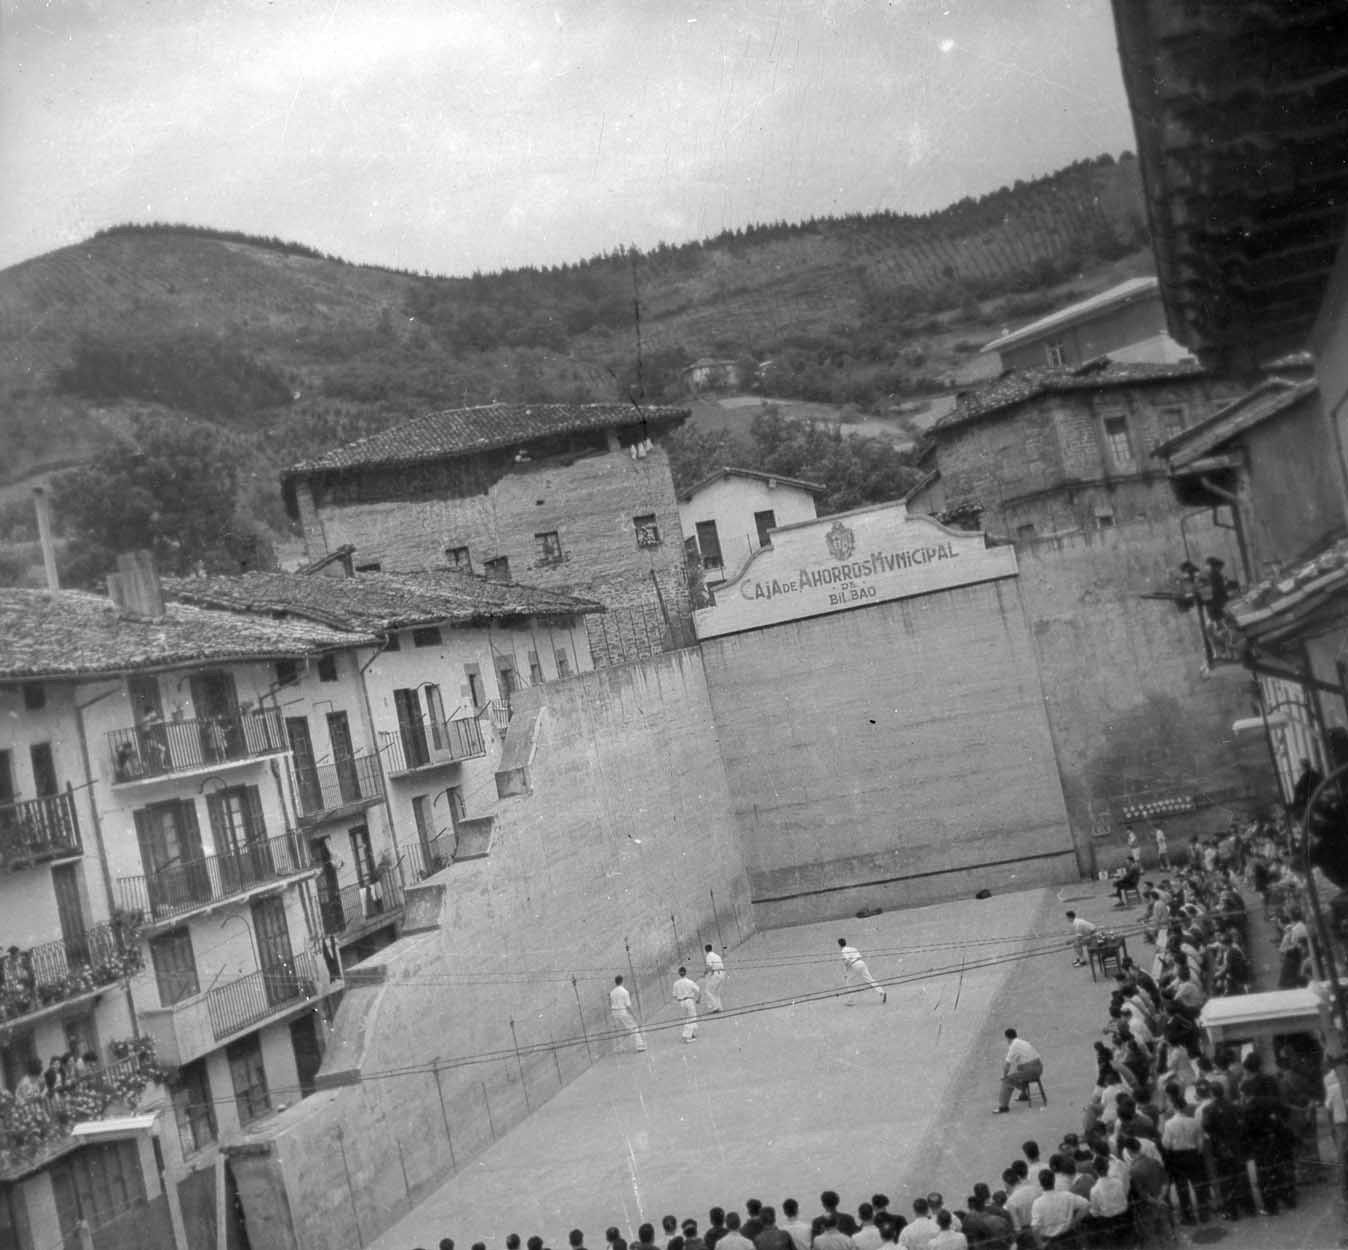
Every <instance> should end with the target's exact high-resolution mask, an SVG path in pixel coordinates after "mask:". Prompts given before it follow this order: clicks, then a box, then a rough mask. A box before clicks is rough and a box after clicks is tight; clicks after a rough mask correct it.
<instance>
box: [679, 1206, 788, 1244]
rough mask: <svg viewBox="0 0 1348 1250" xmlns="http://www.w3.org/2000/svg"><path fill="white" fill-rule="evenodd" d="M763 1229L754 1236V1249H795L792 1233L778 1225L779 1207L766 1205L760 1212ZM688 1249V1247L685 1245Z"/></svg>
mask: <svg viewBox="0 0 1348 1250" xmlns="http://www.w3.org/2000/svg"><path fill="white" fill-rule="evenodd" d="M759 1218H760V1219H761V1220H762V1222H763V1231H762V1232H760V1233H759V1234H758V1236H757V1237H755V1238H754V1250H793V1247H794V1245H795V1243H794V1241H793V1240H792V1238H791V1234H790V1233H788V1232H787V1231H786V1230H785V1229H782V1228H778V1227H777V1208H776V1207H764V1208H763V1210H762V1211H761V1212H760V1214H759ZM684 1250H687V1247H686V1246H685V1247H684Z"/></svg>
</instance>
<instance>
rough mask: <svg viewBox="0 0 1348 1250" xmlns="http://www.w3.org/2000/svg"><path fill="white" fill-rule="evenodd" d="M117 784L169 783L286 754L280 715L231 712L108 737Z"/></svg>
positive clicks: (156, 724) (265, 711)
mask: <svg viewBox="0 0 1348 1250" xmlns="http://www.w3.org/2000/svg"><path fill="white" fill-rule="evenodd" d="M108 746H109V749H110V750H111V752H112V768H113V778H114V780H116V781H117V782H119V783H124V782H128V781H142V780H144V779H145V778H147V777H167V776H169V775H171V774H173V773H183V772H191V771H192V770H193V769H197V768H212V767H215V766H217V765H219V764H225V763H229V762H230V761H236V760H249V759H255V758H256V757H257V756H260V755H274V754H276V753H278V752H282V751H285V750H288V749H289V748H288V746H287V743H286V736H285V731H284V727H283V725H282V721H281V713H280V712H278V711H276V710H275V709H272V708H268V709H258V710H256V711H250V712H235V713H232V714H231V715H228V716H208V717H202V718H200V719H196V720H171V721H156V722H153V723H147V724H143V725H135V726H132V727H131V728H129V729H114V730H112V732H110V733H109V734H108Z"/></svg>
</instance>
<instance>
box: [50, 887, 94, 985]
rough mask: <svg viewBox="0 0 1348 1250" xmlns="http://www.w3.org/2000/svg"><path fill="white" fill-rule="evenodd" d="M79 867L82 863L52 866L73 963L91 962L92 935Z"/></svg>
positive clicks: (63, 935) (63, 933)
mask: <svg viewBox="0 0 1348 1250" xmlns="http://www.w3.org/2000/svg"><path fill="white" fill-rule="evenodd" d="M78 869H79V865H78V864H57V865H56V867H55V868H53V869H52V870H51V884H52V890H53V891H54V892H55V894H56V914H57V916H58V917H59V919H60V922H61V938H62V940H63V941H64V942H65V948H66V956H67V958H68V960H69V961H70V963H71V965H72V966H74V965H81V964H86V963H88V962H89V939H88V936H87V931H86V927H85V923H84V900H83V898H82V897H81V893H80V879H79V872H78Z"/></svg>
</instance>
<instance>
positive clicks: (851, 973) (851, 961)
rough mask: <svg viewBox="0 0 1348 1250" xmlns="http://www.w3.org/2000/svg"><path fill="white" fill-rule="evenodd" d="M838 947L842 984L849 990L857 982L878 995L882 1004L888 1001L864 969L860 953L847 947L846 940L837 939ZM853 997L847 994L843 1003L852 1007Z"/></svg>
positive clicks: (880, 988)
mask: <svg viewBox="0 0 1348 1250" xmlns="http://www.w3.org/2000/svg"><path fill="white" fill-rule="evenodd" d="M838 945H839V946H840V947H841V948H842V961H843V984H844V985H845V986H847V987H848V988H849V989H850V988H851V986H852V985H853V984H855V983H857V982H860V983H862V984H865V985H869V986H870V987H871V989H873V990H874V991H875V992H876V993H877V994H879V995H880V1001H881V1002H882V1003H884V1002H888V1001H889V994H888V993H887V992H886V991H885V990H884V988H883V987H882V986H881V985H880V983H879V982H878V981H877V980H876V979H875V978H874V977H873V976H871V970H870V969H869V968H868V967H866V961H865V960H864V959H862V957H861V952H860V951H859V950H857V948H856V947H855V946H848V945H847V939H846V938H839V939H838ZM852 1001H853V995H851V994H848V995H847V996H846V998H844V999H843V1002H844V1003H845V1004H846V1005H847V1006H848V1007H850V1006H851V1005H852Z"/></svg>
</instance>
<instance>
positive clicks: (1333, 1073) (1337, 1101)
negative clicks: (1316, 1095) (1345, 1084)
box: [1325, 1069, 1348, 1128]
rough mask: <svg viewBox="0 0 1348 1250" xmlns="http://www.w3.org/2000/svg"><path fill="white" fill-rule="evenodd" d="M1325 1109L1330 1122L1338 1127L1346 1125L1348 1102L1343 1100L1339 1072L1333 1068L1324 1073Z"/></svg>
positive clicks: (1347, 1123)
mask: <svg viewBox="0 0 1348 1250" xmlns="http://www.w3.org/2000/svg"><path fill="white" fill-rule="evenodd" d="M1325 1110H1326V1111H1328V1112H1329V1122H1330V1123H1331V1124H1333V1125H1336V1126H1337V1127H1338V1128H1343V1127H1344V1126H1345V1125H1348V1104H1345V1102H1344V1099H1343V1090H1342V1089H1341V1088H1340V1086H1339V1074H1338V1072H1337V1070H1334V1069H1331V1070H1330V1071H1328V1072H1326V1073H1325Z"/></svg>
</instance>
